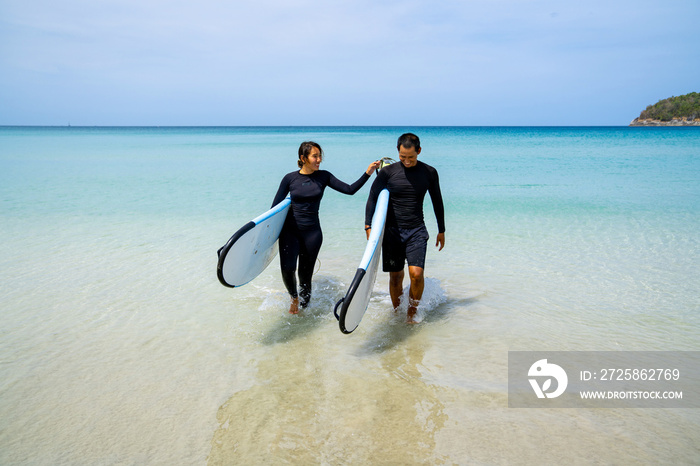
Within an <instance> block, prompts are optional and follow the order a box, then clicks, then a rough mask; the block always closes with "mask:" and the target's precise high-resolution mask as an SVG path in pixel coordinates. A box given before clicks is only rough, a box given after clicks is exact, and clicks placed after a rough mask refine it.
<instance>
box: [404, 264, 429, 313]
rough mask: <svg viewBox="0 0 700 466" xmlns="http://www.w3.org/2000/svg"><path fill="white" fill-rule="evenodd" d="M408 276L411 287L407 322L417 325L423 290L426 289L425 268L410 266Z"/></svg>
mask: <svg viewBox="0 0 700 466" xmlns="http://www.w3.org/2000/svg"><path fill="white" fill-rule="evenodd" d="M408 274H409V276H410V277H411V287H410V288H409V290H408V312H407V316H406V321H407V322H408V323H409V324H415V323H417V322H416V313H417V312H418V305H419V304H420V300H421V298H422V297H423V289H424V288H425V278H424V275H423V268H422V267H416V266H413V265H409V266H408Z"/></svg>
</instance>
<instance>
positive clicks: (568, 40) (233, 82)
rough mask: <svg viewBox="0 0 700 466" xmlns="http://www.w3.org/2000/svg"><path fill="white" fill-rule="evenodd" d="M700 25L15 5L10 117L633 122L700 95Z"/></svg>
mask: <svg viewBox="0 0 700 466" xmlns="http://www.w3.org/2000/svg"><path fill="white" fill-rule="evenodd" d="M698 24H700V1H698V0H673V1H670V2H662V1H659V0H577V1H573V0H566V1H563V0H556V1H555V0H450V1H443V0H326V1H322V0H228V1H224V0H197V1H191V0H189V1H185V0H169V1H166V0H60V1H57V0H0V125H58V126H61V125H68V124H70V125H73V126H80V125H85V126H286V125H291V126H307V125H321V126H336V125H340V126H343V125H353V126H365V125H368V126H407V125H410V126H501V125H502V126H530V125H532V126H569V125H571V126H595V125H603V126H607V125H627V124H629V123H630V121H631V120H632V119H634V118H635V117H637V116H639V113H640V112H641V111H642V110H644V108H646V106H647V105H649V104H653V103H656V102H657V101H659V100H661V99H665V98H667V97H671V96H675V95H683V94H687V93H689V92H700V35H699V34H698V32H699V31H700V29H698Z"/></svg>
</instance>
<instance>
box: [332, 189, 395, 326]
mask: <svg viewBox="0 0 700 466" xmlns="http://www.w3.org/2000/svg"><path fill="white" fill-rule="evenodd" d="M388 208H389V191H388V190H386V189H384V190H382V192H380V193H379V196H378V197H377V204H376V206H375V208H374V214H373V216H372V231H370V234H369V239H368V240H367V246H366V247H365V252H364V255H363V256H362V260H361V261H360V266H359V267H358V268H357V271H356V272H355V277H354V278H353V280H352V283H350V288H349V289H348V292H347V293H346V294H345V297H343V298H341V299H340V301H338V303H337V304H336V305H335V309H334V313H335V316H336V318H337V319H338V322H339V325H340V331H341V332H343V333H351V332H353V331H354V330H355V329H356V328H357V326H358V325H360V321H361V320H362V317H363V316H364V315H365V311H367V306H368V305H369V299H370V297H371V296H372V289H373V288H374V281H375V279H376V278H377V269H378V268H379V258H380V256H381V250H382V239H383V238H384V225H385V223H386V213H387V210H388ZM339 307H340V310H338V308H339Z"/></svg>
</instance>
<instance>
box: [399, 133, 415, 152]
mask: <svg viewBox="0 0 700 466" xmlns="http://www.w3.org/2000/svg"><path fill="white" fill-rule="evenodd" d="M401 146H403V147H404V148H405V149H411V148H415V149H416V152H418V151H419V150H420V139H418V136H416V135H415V134H413V133H406V134H402V135H401V136H399V141H398V142H397V143H396V149H398V150H401Z"/></svg>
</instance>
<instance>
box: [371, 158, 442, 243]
mask: <svg viewBox="0 0 700 466" xmlns="http://www.w3.org/2000/svg"><path fill="white" fill-rule="evenodd" d="M384 188H387V189H388V190H389V194H390V196H389V210H388V212H387V218H386V224H387V226H393V227H399V228H407V229H410V228H418V227H421V226H423V225H425V223H424V219H423V200H424V199H425V193H426V192H429V193H430V200H431V201H432V203H433V210H434V211H435V218H436V219H437V225H438V233H444V232H445V207H444V205H443V203H442V193H441V192H440V180H439V178H438V173H437V170H435V169H434V168H433V167H431V166H430V165H427V164H425V163H423V162H421V161H418V163H417V164H416V165H415V166H413V167H411V168H406V167H405V166H404V165H403V164H402V163H401V162H396V163H393V164H391V165H389V166H388V167H384V168H382V170H381V171H380V172H379V174H378V175H377V179H376V180H374V183H372V189H371V191H370V193H369V198H368V199H367V207H366V209H365V224H366V225H369V226H372V216H373V215H374V209H375V207H376V205H377V197H378V196H379V193H380V192H381V191H382V189H384Z"/></svg>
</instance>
